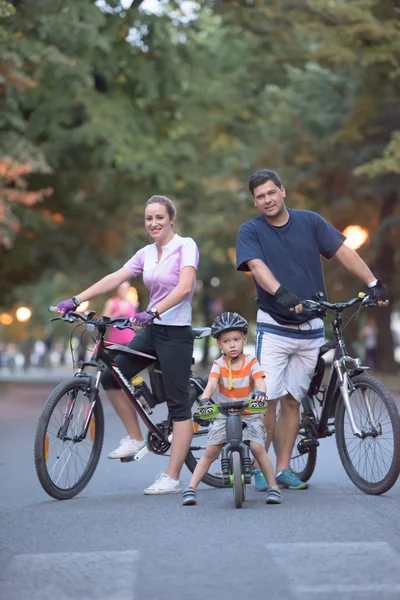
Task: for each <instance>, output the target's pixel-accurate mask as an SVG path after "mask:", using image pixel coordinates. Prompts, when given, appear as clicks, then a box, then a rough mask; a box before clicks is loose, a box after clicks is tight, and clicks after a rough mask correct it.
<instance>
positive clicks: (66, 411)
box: [34, 377, 104, 500]
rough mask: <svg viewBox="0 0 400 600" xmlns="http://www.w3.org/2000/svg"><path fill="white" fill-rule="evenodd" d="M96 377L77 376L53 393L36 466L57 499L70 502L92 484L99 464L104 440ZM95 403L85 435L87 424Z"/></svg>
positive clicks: (37, 446)
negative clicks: (93, 383) (95, 394)
mask: <svg viewBox="0 0 400 600" xmlns="http://www.w3.org/2000/svg"><path fill="white" fill-rule="evenodd" d="M92 382H93V378H90V377H74V378H71V379H68V380H66V381H63V382H61V383H60V384H59V385H58V386H57V387H56V388H55V389H54V390H53V392H52V393H51V394H50V396H49V398H48V399H47V402H46V404H45V406H44V408H43V412H42V414H41V416H40V418H39V422H38V425H37V429H36V437H35V448H34V455H35V467H36V473H37V476H38V478H39V481H40V483H41V485H42V487H43V489H44V490H45V492H47V493H48V494H49V496H52V497H53V498H56V499H57V500H69V499H70V498H73V497H74V496H76V495H77V494H79V493H80V492H81V491H82V490H83V489H84V488H85V487H86V486H87V484H88V483H89V481H90V479H91V478H92V476H93V473H94V471H95V469H96V467H97V463H98V462H99V458H100V454H101V449H102V446H103V439H104V413H103V406H102V404H101V401H100V398H99V397H98V395H97V397H96V398H95V399H93V397H92V395H93V393H94V392H92V391H91V390H92V389H94V388H93V386H92V385H91V384H92ZM91 402H95V406H94V410H93V413H92V416H91V418H90V422H89V427H88V430H87V433H86V436H83V435H82V433H83V431H84V423H85V421H86V419H87V417H88V415H89V414H90V413H89V412H88V411H89V410H90V408H91Z"/></svg>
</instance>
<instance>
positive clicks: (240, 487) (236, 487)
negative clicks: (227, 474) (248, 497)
mask: <svg viewBox="0 0 400 600" xmlns="http://www.w3.org/2000/svg"><path fill="white" fill-rule="evenodd" d="M230 463H231V477H232V479H233V500H234V503H235V508H242V506H243V502H244V498H245V486H244V481H243V479H244V476H243V469H242V459H241V456H240V454H239V452H232V454H231V456H230Z"/></svg>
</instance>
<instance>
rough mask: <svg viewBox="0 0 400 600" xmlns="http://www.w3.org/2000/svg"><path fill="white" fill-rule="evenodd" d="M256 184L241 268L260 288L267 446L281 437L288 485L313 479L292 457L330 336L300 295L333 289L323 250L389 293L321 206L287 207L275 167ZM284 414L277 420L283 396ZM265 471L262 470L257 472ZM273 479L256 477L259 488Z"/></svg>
mask: <svg viewBox="0 0 400 600" xmlns="http://www.w3.org/2000/svg"><path fill="white" fill-rule="evenodd" d="M249 189H250V192H251V194H252V197H253V201H254V205H255V207H256V208H257V209H258V211H259V213H260V214H259V215H258V216H257V217H255V218H254V219H252V220H251V221H248V222H247V223H244V224H243V225H242V226H241V228H240V230H239V234H238V239H237V248H236V256H237V265H236V267H237V269H238V270H239V271H251V273H252V275H253V279H254V282H255V285H256V288H257V300H256V301H257V305H258V312H257V333H256V355H257V358H258V360H259V362H260V364H261V367H262V369H263V371H264V372H265V373H266V383H267V394H268V397H269V399H270V400H272V402H271V403H270V411H269V414H268V422H267V433H268V439H267V448H268V446H269V444H270V443H271V440H272V437H273V436H274V438H275V442H276V450H277V464H276V469H277V482H278V484H279V485H280V486H281V487H287V488H289V489H296V490H297V489H306V488H307V485H306V484H305V483H303V482H302V481H300V479H299V478H298V477H297V476H296V475H295V474H294V473H293V472H292V471H291V470H290V468H289V463H290V457H291V455H292V450H293V447H294V443H295V440H296V436H297V430H298V426H299V413H300V411H299V403H300V402H301V399H302V397H303V395H304V394H305V393H306V391H307V389H308V386H309V384H310V381H311V378H312V375H313V372H314V368H315V365H316V362H317V358H318V351H319V347H320V346H321V345H322V344H323V341H324V327H323V321H322V319H319V318H310V313H307V314H306V313H305V312H304V313H303V312H302V310H303V307H302V305H301V300H302V299H303V300H304V299H309V298H312V297H313V294H315V293H316V292H323V293H324V296H325V297H326V289H325V283H324V276H323V271H322V264H321V258H320V255H321V254H322V256H324V257H325V258H327V259H331V258H332V257H335V258H336V259H337V260H338V261H339V262H340V263H341V264H342V265H343V266H344V267H345V268H346V269H348V271H350V272H351V273H352V274H353V275H355V276H356V277H358V278H359V279H360V280H361V281H363V282H364V283H365V284H366V285H367V286H368V287H369V288H370V290H369V293H370V294H371V295H373V296H374V297H375V299H376V300H377V301H378V303H379V304H382V305H386V304H388V302H389V296H388V293H387V290H386V288H385V286H384V285H383V284H382V283H381V282H380V281H379V280H377V279H376V278H375V276H374V275H373V274H372V272H371V271H370V269H369V268H368V266H367V265H366V264H365V262H364V261H363V260H362V259H361V258H360V256H359V255H358V254H357V252H355V251H354V250H352V249H351V248H349V247H348V246H346V245H344V244H343V242H344V240H345V239H346V238H345V237H344V236H343V235H342V234H341V233H340V232H339V231H338V230H337V229H335V228H334V227H333V226H332V225H331V224H330V223H328V222H327V221H326V220H325V219H323V218H322V217H321V216H319V215H318V214H317V213H314V212H311V211H308V210H294V209H290V208H289V209H288V208H286V205H285V199H286V191H285V188H284V187H283V186H282V183H281V180H280V178H279V175H278V174H277V173H275V171H271V170H267V169H262V170H261V171H257V173H254V175H252V176H251V177H250V180H249ZM278 400H280V416H279V420H278V423H276V403H277V401H278ZM258 475H259V473H258ZM265 487H266V482H265V481H263V480H262V478H260V477H259V478H258V480H257V478H256V489H259V490H262V489H264V488H265Z"/></svg>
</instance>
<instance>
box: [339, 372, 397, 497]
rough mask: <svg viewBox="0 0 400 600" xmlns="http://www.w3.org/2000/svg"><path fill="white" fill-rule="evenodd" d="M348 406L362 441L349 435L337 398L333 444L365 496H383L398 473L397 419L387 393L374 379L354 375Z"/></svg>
mask: <svg viewBox="0 0 400 600" xmlns="http://www.w3.org/2000/svg"><path fill="white" fill-rule="evenodd" d="M351 382H352V384H353V386H354V389H353V391H352V392H351V393H350V404H351V408H352V411H353V414H354V420H355V423H356V425H357V427H358V429H359V430H360V431H361V432H362V433H363V435H364V439H362V438H358V437H356V436H355V435H354V434H353V431H352V429H351V426H350V420H349V415H348V412H347V410H346V407H345V405H344V402H343V399H342V398H340V399H339V402H338V404H337V407H336V414H335V429H336V444H337V447H338V451H339V456H340V460H341V461H342V464H343V467H344V469H345V471H346V473H347V474H348V476H349V477H350V479H351V481H352V482H353V483H354V485H356V486H357V487H358V489H360V490H361V491H362V492H364V493H366V494H373V495H380V494H384V493H385V492H387V491H388V490H390V488H391V487H393V485H394V484H395V483H396V481H397V478H398V477H399V473H400V416H399V411H398V409H397V406H396V404H395V402H394V400H393V398H392V396H391V395H390V392H389V390H388V389H387V388H386V387H385V386H384V385H383V383H381V382H380V381H379V380H378V379H376V378H375V377H371V376H369V375H357V376H356V377H353V378H352V380H351Z"/></svg>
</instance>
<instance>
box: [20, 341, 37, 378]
mask: <svg viewBox="0 0 400 600" xmlns="http://www.w3.org/2000/svg"><path fill="white" fill-rule="evenodd" d="M34 343H35V340H34V339H33V337H32V335H29V336H28V338H27V339H26V340H25V341H24V342H23V343H22V344H21V352H22V354H23V355H24V371H28V369H29V368H30V367H31V365H32V353H33V346H34Z"/></svg>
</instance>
